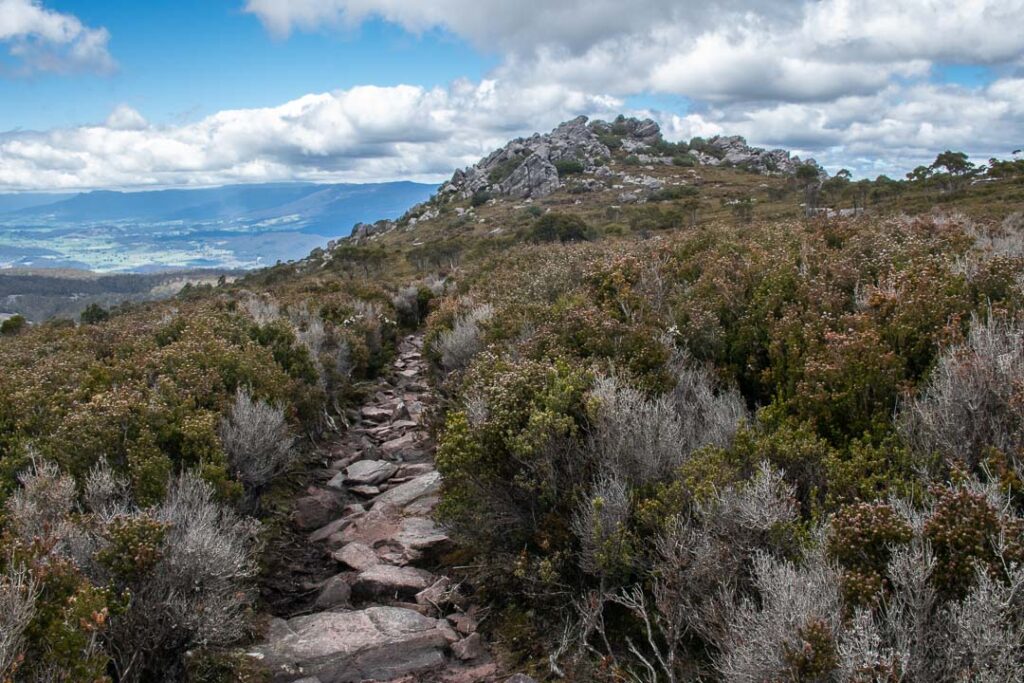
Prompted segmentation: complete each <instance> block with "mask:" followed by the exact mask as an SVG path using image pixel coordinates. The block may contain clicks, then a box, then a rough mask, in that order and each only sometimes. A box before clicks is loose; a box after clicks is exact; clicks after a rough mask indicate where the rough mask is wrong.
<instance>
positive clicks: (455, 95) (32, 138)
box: [0, 81, 622, 191]
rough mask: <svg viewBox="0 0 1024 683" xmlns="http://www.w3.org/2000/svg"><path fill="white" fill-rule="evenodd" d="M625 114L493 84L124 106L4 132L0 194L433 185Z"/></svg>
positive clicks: (541, 90) (577, 98)
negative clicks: (497, 151) (254, 104)
mask: <svg viewBox="0 0 1024 683" xmlns="http://www.w3.org/2000/svg"><path fill="white" fill-rule="evenodd" d="M621 108H622V102H621V101H619V100H615V99H612V98H607V97H594V96H591V95H587V94H585V93H582V92H579V91H567V90H565V89H563V88H554V87H550V86H545V85H540V86H537V87H535V88H529V89H525V90H523V89H518V88H516V89H509V88H507V87H505V86H503V85H502V84H500V83H498V82H495V81H483V82H481V83H470V82H467V81H459V82H456V83H454V84H452V85H451V86H450V87H448V88H434V89H425V88H421V87H415V86H395V87H386V88H385V87H375V86H361V87H356V88H352V89H349V90H343V91H338V92H334V93H323V94H315V95H307V96H305V97H301V98H299V99H296V100H293V101H290V102H286V103H284V104H282V105H280V106H277V107H269V108H262V109H239V110H230V111H222V112H219V113H217V114H214V115H212V116H209V117H206V118H204V119H202V120H200V121H197V122H195V123H191V124H187V125H178V126H157V125H152V124H150V123H148V122H147V121H146V119H145V118H144V117H143V116H142V115H141V114H140V113H139V112H137V111H136V110H134V109H131V108H130V107H127V106H121V107H118V108H117V109H116V110H115V111H114V112H113V113H112V114H111V115H110V116H109V117H108V119H107V120H106V121H105V122H104V123H103V124H97V125H91V126H81V127H77V128H70V129H57V130H51V131H43V132H21V131H19V132H14V133H7V134H0V191H14V190H33V189H91V188H111V187H116V188H132V187H168V186H202V185H219V184H228V183H244V182H264V181H280V180H312V181H324V182H326V181H335V182H341V181H356V182H359V181H377V180H393V179H396V178H408V179H419V180H438V179H440V178H442V177H444V176H446V175H449V174H450V173H451V172H452V170H453V169H454V168H456V167H459V166H464V165H468V164H470V163H474V162H476V161H477V159H479V157H481V156H482V155H484V154H485V153H487V152H489V151H490V150H491V149H493V148H494V147H496V146H499V145H501V144H504V142H505V141H506V140H507V139H508V138H509V137H510V136H513V135H517V134H526V133H531V132H533V131H534V129H535V128H536V127H537V126H541V127H544V126H554V125H556V124H557V123H558V122H560V121H561V120H562V119H565V118H568V117H570V116H573V115H575V114H577V113H579V112H586V113H590V114H596V115H605V116H607V115H610V114H611V113H613V112H617V111H619V110H620V109H621Z"/></svg>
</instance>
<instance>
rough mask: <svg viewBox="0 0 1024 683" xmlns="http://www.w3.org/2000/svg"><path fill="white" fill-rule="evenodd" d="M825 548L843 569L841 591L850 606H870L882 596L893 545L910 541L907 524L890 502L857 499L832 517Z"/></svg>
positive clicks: (910, 533)
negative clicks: (881, 502) (859, 500)
mask: <svg viewBox="0 0 1024 683" xmlns="http://www.w3.org/2000/svg"><path fill="white" fill-rule="evenodd" d="M830 526H831V528H830V533H829V537H828V541H827V546H826V550H827V552H828V554H829V556H830V557H831V558H833V559H834V560H836V561H837V562H838V563H839V564H840V565H841V566H842V567H843V568H844V569H845V570H846V573H845V574H844V576H843V594H844V599H845V602H846V604H847V605H848V606H851V607H870V606H872V605H873V604H874V603H875V601H876V600H877V599H879V598H880V597H881V592H882V589H883V588H884V585H885V584H884V583H883V582H884V581H885V580H886V579H887V577H886V576H885V572H886V570H887V569H888V566H889V562H890V559H891V556H892V550H893V548H894V547H895V546H897V545H899V544H903V543H908V542H910V540H911V538H912V529H911V528H910V525H909V524H908V523H907V522H906V521H905V520H904V519H903V518H902V517H901V516H900V515H899V514H898V513H897V512H896V511H895V510H894V509H893V508H892V507H891V506H889V505H884V504H879V503H874V504H872V503H857V504H854V505H848V506H846V507H844V508H842V509H841V510H840V511H839V512H838V513H836V515H835V517H834V518H833V519H832V523H831V525H830Z"/></svg>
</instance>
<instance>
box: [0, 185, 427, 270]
mask: <svg viewBox="0 0 1024 683" xmlns="http://www.w3.org/2000/svg"><path fill="white" fill-rule="evenodd" d="M435 189H436V188H435V186H433V185H424V184H420V183H412V182H405V181H402V182H393V183H369V184H340V185H338V184H336V185H318V184H314V183H272V184H262V185H232V186H226V187H217V188H203V189H193V190H151V191H142V192H116V191H96V192H84V193H81V194H75V195H60V194H57V195H38V194H33V195H0V268H4V267H23V268H77V269H88V270H98V271H104V272H136V273H139V272H154V271H163V270H166V269H168V268H184V269H194V268H216V269H222V268H228V269H238V268H241V269H245V268H254V267H258V266H263V265H268V264H272V263H275V262H276V261H288V260H292V259H296V258H300V257H302V256H305V255H306V254H308V253H309V252H310V251H311V250H312V249H315V248H316V247H322V246H324V245H325V244H326V243H327V241H328V240H330V239H334V238H339V237H345V236H347V235H349V234H350V233H351V231H352V227H353V226H354V225H355V224H357V223H361V222H365V221H368V220H375V219H378V218H382V217H383V218H386V219H394V218H398V217H399V216H401V215H402V214H403V213H405V212H406V211H407V210H408V209H409V207H411V206H413V205H415V204H418V203H420V202H422V201H424V200H425V199H427V198H428V197H429V196H430V195H431V193H432V192H434V190H435Z"/></svg>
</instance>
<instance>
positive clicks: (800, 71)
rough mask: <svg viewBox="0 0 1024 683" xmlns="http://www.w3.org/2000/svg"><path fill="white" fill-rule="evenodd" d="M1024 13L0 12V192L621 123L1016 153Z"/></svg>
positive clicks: (863, 155) (243, 6) (108, 3)
mask: <svg viewBox="0 0 1024 683" xmlns="http://www.w3.org/2000/svg"><path fill="white" fill-rule="evenodd" d="M865 17H868V18H870V20H866V19H865ZM1022 17H1024V0H975V1H974V2H971V3H964V2H962V1H961V0H891V2H888V3H886V4H884V5H880V4H879V3H876V2H872V1H871V0H793V1H787V2H768V3H765V2H759V1H755V0H708V2H705V3H700V4H699V5H698V4H696V3H680V2H678V0H634V1H633V2H631V3H623V2H621V0H563V1H562V2H559V3H551V2H550V1H549V0H517V2H515V3H510V2H507V0H417V2H415V3H413V2H405V1H403V0H207V1H205V2H202V1H199V0H181V1H179V2H165V1H162V0H157V1H153V2H138V1H134V2H128V1H125V0H90V1H86V0H0V103H2V105H0V191H18V190H64V189H91V188H97V187H110V188H120V187H168V186H170V187H174V186H205V185H214V184H224V183H232V182H254V181H260V180H275V181H276V180H291V179H295V180H314V181H364V180H365V181H369V180H391V179H397V178H409V179H416V180H431V181H435V180H440V179H441V178H443V177H444V176H445V175H448V174H450V173H451V171H452V170H453V169H454V168H456V167H458V166H461V165H466V164H468V163H472V162H473V161H474V160H475V159H476V158H478V157H479V156H481V155H482V154H485V153H486V152H487V151H489V150H490V149H492V148H493V147H494V146H497V145H500V144H502V143H503V142H504V141H505V140H506V139H507V138H509V137H511V136H514V135H521V134H529V133H531V132H534V131H538V130H547V129H550V128H551V127H553V126H554V125H556V124H557V123H559V122H560V121H561V120H564V119H567V118H570V117H572V116H575V115H577V114H586V115H591V116H613V115H615V114H617V113H619V112H624V113H627V114H633V115H639V116H650V117H653V118H655V119H656V120H657V121H658V122H659V123H661V124H662V128H663V130H664V132H665V134H666V136H667V137H669V138H670V139H687V138H689V137H691V136H693V135H702V136H709V135H715V134H741V135H744V136H746V137H747V138H748V140H750V141H751V142H753V143H755V144H762V145H765V146H771V147H776V146H778V147H785V148H787V149H793V151H795V152H797V153H799V154H801V155H803V156H814V157H816V158H817V159H818V160H819V161H821V162H823V163H824V164H825V165H826V166H827V167H829V168H832V169H838V168H840V167H842V166H847V167H850V168H852V169H854V172H855V174H857V175H865V176H873V175H877V174H878V173H882V172H885V173H889V174H893V173H899V172H902V171H903V170H906V169H907V168H912V167H913V166H915V165H917V164H918V163H922V162H926V161H929V160H930V159H931V158H934V155H935V153H937V152H938V151H941V150H942V149H945V148H947V147H951V148H957V149H963V150H965V151H967V152H968V153H970V154H971V156H972V157H975V158H979V160H984V159H987V158H988V157H989V156H1005V155H1007V154H1008V153H1009V151H1010V150H1012V149H1016V148H1019V147H1021V146H1022V145H1024V32H1020V31H1017V32H1014V31H1008V30H1007V27H1009V26H1013V25H1018V24H1019V23H1020V20H1021V19H1022Z"/></svg>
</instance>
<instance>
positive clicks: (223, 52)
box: [0, 0, 497, 130]
mask: <svg viewBox="0 0 1024 683" xmlns="http://www.w3.org/2000/svg"><path fill="white" fill-rule="evenodd" d="M46 6H47V7H48V8H51V9H53V10H54V11H57V12H61V13H67V14H72V15H74V16H77V17H78V18H79V19H81V20H82V22H83V23H85V24H86V25H90V26H103V27H105V28H106V29H107V30H108V31H109V32H110V34H111V39H110V53H111V54H112V55H113V56H114V58H115V59H116V60H117V64H118V66H117V70H116V71H115V72H114V73H112V74H90V73H79V74H74V75H73V76H70V77H69V76H68V75H66V74H59V73H57V74H55V73H47V72H42V73H35V74H32V75H31V76H26V77H20V78H8V79H0V101H2V102H4V103H5V105H4V106H3V107H2V108H0V130H10V129H15V128H31V129H37V130H38V129H48V128H54V127H63V126H74V125H78V124H82V123H91V122H99V121H103V120H104V119H105V118H106V117H107V115H109V114H110V112H111V111H112V110H113V109H114V108H115V107H117V106H118V105H122V104H127V105H129V106H132V107H134V108H136V109H138V110H139V111H140V112H142V113H143V114H144V115H145V116H146V117H147V118H148V119H149V120H151V121H153V122H158V123H174V122H180V121H183V120H193V119H196V118H199V117H201V116H204V115H207V114H212V113H214V112H216V111H219V110H222V109H236V108H248V107H265V106H273V105H276V104H280V103H281V102H285V101H287V100H290V99H293V98H296V97H299V96H301V95H304V94H307V93H314V92H328V91H331V90H337V89H342V88H349V87H352V86H354V85H361V84H365V83H373V84H376V85H398V84H401V83H413V84H418V85H425V86H435V85H444V84H446V83H448V82H450V81H452V80H454V79H456V78H470V79H474V80H478V79H480V78H482V77H483V76H484V74H485V73H486V72H487V71H488V70H489V69H492V68H493V67H494V66H495V65H496V64H497V59H496V57H495V56H493V55H490V56H487V55H483V54H481V53H480V52H478V51H476V50H474V49H473V48H471V47H469V46H468V45H467V44H466V43H465V41H462V40H460V39H459V38H457V37H455V36H452V35H448V34H446V33H445V32H444V31H440V30H435V31H430V32H428V33H426V34H424V35H413V34H410V33H409V32H408V31H405V30H403V29H402V28H400V27H397V26H395V25H394V24H389V23H387V22H384V21H381V20H376V19H375V20H371V21H368V22H366V23H365V24H362V25H360V26H357V27H354V28H352V29H347V30H340V31H314V32H304V33H298V34H294V35H291V36H289V37H287V38H281V39H278V38H274V37H272V36H270V35H269V34H268V33H267V31H266V30H265V29H264V27H263V25H262V24H261V23H260V21H259V19H258V18H257V17H255V16H253V15H252V14H247V13H245V12H243V11H242V9H243V5H242V3H240V2H234V1H226V2H222V1H219V0H207V1H205V2H204V1H202V0H180V1H178V2H162V1H159V0H157V1H153V2H148V1H147V2H138V1H135V2H130V1H125V0H117V1H115V0H106V1H102V2H98V1H96V0H90V1H85V0H76V1H62V2H48V3H46Z"/></svg>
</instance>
